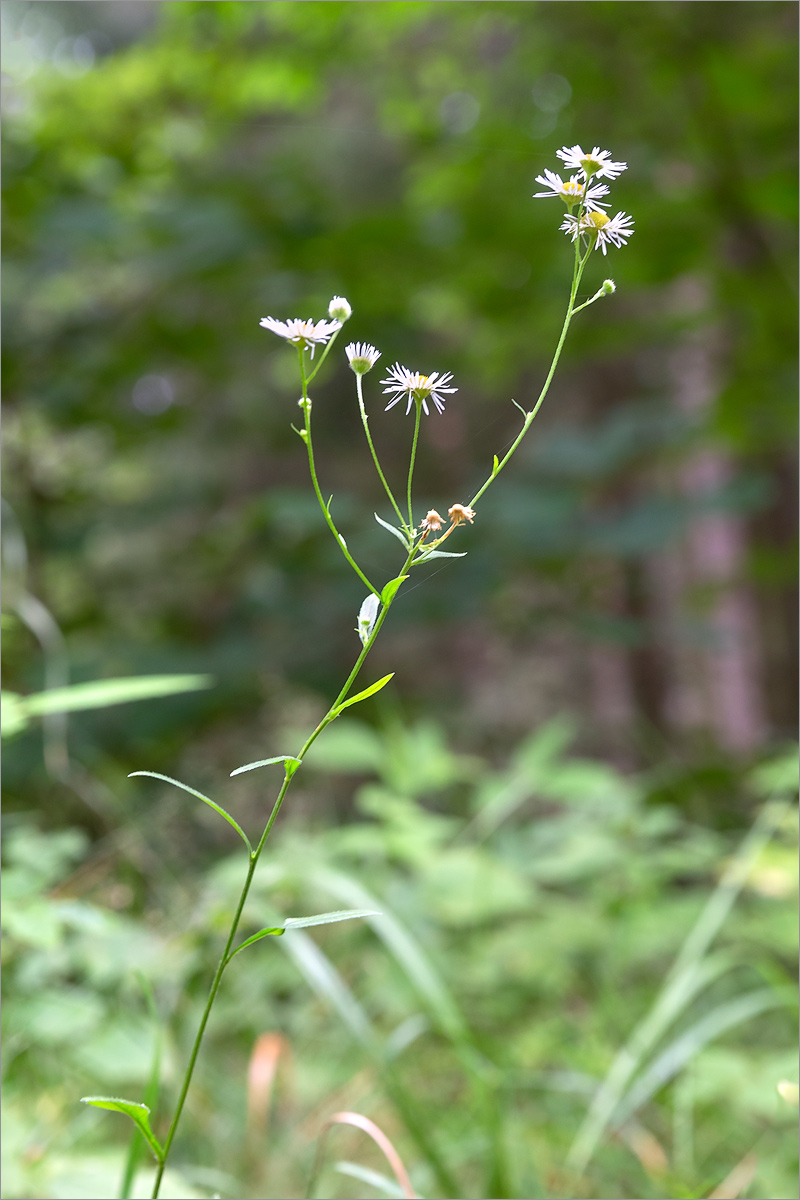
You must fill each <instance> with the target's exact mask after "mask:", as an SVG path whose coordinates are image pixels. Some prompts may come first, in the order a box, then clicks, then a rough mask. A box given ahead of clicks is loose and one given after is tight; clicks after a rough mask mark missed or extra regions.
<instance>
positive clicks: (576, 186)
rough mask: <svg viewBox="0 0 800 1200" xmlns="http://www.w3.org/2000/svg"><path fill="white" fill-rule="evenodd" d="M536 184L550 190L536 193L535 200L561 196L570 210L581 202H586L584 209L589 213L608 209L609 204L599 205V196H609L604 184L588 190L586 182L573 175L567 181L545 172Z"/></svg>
mask: <svg viewBox="0 0 800 1200" xmlns="http://www.w3.org/2000/svg"><path fill="white" fill-rule="evenodd" d="M536 182H537V183H541V184H542V185H543V187H546V188H550V191H549V192H534V193H533V198H534V200H538V199H540V198H545V199H546V198H547V197H549V196H560V197H561V199H562V200H563V201H564V203H565V204H567V205H569V207H570V208H572V207H573V205H575V204H579V203H580V201H581V200H583V202H584V208H585V209H586V211H587V212H592V211H593V210H594V209H598V208H608V205H607V204H602V203H598V200H597V197H598V196H607V195H608V188H607V187H606V185H605V184H604V183H598V184H595V185H594V187H590V188H586V182H585V181H584V180H582V179H580V178H579V177H578V176H577V175H573V176H572V177H571V178H570V179H567V180H566V181H565V180H563V179H562V178H561V176H560V175H556V173H555V171H547V170H546V171H545V173H544V175H537V176H536ZM584 188H586V197H585V199H584V195H583V192H584Z"/></svg>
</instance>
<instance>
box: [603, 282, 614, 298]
mask: <svg viewBox="0 0 800 1200" xmlns="http://www.w3.org/2000/svg"><path fill="white" fill-rule="evenodd" d="M601 290H602V292H603V295H604V296H610V295H611V293H612V292H615V291H616V290H617V285H616V284H615V283H614V280H613V279H604V280H603V287H602V289H601Z"/></svg>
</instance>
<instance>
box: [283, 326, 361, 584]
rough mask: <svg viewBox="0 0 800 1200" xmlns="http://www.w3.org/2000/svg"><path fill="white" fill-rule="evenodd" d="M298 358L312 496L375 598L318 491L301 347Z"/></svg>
mask: <svg viewBox="0 0 800 1200" xmlns="http://www.w3.org/2000/svg"><path fill="white" fill-rule="evenodd" d="M298 357H299V360H300V377H301V379H302V381H303V412H304V414H305V435H306V436H305V443H306V450H307V451H308V468H309V471H310V472H311V482H312V484H313V485H314V494H315V495H316V497H317V500H318V501H319V506H320V508H321V509H322V515H323V516H324V518H325V521H326V522H327V525H328V528H329V529H330V531H331V533H332V534H333V536H334V537H335V538H336V542H337V544H338V546H339V549H340V550H341V552H342V554H343V555H344V556H345V558H346V559H347V561H348V562H349V563H350V566H351V567H352V568H353V570H354V571H355V573H356V575H357V576H358V577H359V579H360V580H361V581H362V582H363V583H365V584H366V585H367V587H368V588H369V590H370V591H371V592H374V593H375V595H376V596H380V592H379V591H378V589H377V588H376V587H375V586H374V584H372V583H370V581H369V580H368V579H367V577H366V575H365V574H364V572H363V571H362V570H361V567H360V566H359V565H358V563H357V562H356V560H355V559H354V558H353V556H352V554H351V553H350V551H349V550H348V549H347V543H346V542H345V540H344V538H343V537H342V535H341V534H340V533H339V530H338V529H337V528H336V526H335V524H334V522H333V517H332V516H331V514H330V509H329V507H328V505H327V504H326V503H325V501H324V500H323V498H322V492H321V491H320V486H319V481H318V479H317V467H316V463H315V462H314V444H313V442H312V440H311V401H310V400H309V398H308V380H307V379H306V368H305V359H304V351H303V348H302V347H298ZM321 365H322V364H320V366H321ZM317 370H319V366H318V367H317ZM314 374H316V371H315V372H314Z"/></svg>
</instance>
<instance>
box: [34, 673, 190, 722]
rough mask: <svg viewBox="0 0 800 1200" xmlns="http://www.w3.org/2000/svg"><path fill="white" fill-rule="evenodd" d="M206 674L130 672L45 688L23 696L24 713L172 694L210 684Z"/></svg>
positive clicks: (104, 705) (115, 702) (72, 708)
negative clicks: (25, 711)
mask: <svg viewBox="0 0 800 1200" xmlns="http://www.w3.org/2000/svg"><path fill="white" fill-rule="evenodd" d="M213 682H214V681H213V678H212V677H211V676H210V675H134V676H132V677H130V678H128V679H99V680H95V681H93V682H92V683H76V684H73V685H72V686H70V687H60V688H49V689H48V690H47V691H46V692H37V693H36V694H35V695H34V696H25V697H24V704H25V707H26V709H27V710H28V712H30V713H34V714H37V715H38V714H39V713H52V712H77V711H78V710H79V709H83V708H107V707H110V706H111V705H112V704H128V703H130V702H131V701H132V700H150V699H153V698H154V697H155V696H174V695H177V694H178V693H180V692H194V691H198V690H199V689H200V688H208V687H211V685H212V683H213Z"/></svg>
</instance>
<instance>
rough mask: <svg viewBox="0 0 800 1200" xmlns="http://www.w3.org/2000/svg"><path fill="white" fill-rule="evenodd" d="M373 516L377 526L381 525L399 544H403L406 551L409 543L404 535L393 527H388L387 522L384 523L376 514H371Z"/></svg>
mask: <svg viewBox="0 0 800 1200" xmlns="http://www.w3.org/2000/svg"><path fill="white" fill-rule="evenodd" d="M373 516H374V517H375V520H376V521H377V522H378V524H379V525H382V526H383V528H384V529H388V530H389V533H393V534H394V536H395V537H396V538H397V540H398V541H399V542H402V543H403V545H404V546H405V548H406V550H407V549H408V547H409V541H408V538H407V537H406V535H405V534H404V533H402V532H401V531H400V530H399V529H396V528H395V526H394V525H390V524H389V522H388V521H384V520H383V519H382V518H381V517H379V516H378V514H377V513H373Z"/></svg>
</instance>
